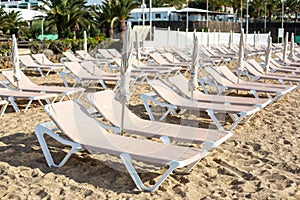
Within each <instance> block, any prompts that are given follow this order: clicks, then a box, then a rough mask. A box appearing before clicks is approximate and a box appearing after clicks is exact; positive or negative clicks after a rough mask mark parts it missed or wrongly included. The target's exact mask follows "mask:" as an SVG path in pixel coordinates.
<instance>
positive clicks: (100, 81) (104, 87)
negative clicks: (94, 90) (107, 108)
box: [99, 80, 107, 90]
mask: <svg viewBox="0 0 300 200" xmlns="http://www.w3.org/2000/svg"><path fill="white" fill-rule="evenodd" d="M99 83H100V85H101V86H102V87H103V89H104V90H107V86H106V85H105V83H104V81H103V80H99Z"/></svg>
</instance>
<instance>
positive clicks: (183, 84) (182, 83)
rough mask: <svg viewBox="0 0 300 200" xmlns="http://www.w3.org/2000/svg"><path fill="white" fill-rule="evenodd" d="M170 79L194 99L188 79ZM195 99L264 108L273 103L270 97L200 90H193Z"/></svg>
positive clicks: (176, 86) (182, 77)
mask: <svg viewBox="0 0 300 200" xmlns="http://www.w3.org/2000/svg"><path fill="white" fill-rule="evenodd" d="M169 81H170V82H171V83H172V84H173V86H175V88H176V89H177V90H179V92H180V93H181V94H182V95H183V96H185V97H187V98H189V99H192V96H191V91H189V86H188V84H189V83H188V80H187V79H186V78H185V77H184V76H183V75H182V74H179V75H175V76H172V77H169ZM193 99H194V100H197V101H201V102H211V103H221V104H232V105H247V106H254V105H255V106H258V107H259V108H264V107H266V106H267V105H269V104H270V103H271V100H270V99H268V98H261V99H257V98H250V97H239V96H225V95H212V94H205V93H203V92H201V91H199V90H197V89H196V90H194V91H193Z"/></svg>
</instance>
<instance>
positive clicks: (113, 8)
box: [96, 0, 137, 40]
mask: <svg viewBox="0 0 300 200" xmlns="http://www.w3.org/2000/svg"><path fill="white" fill-rule="evenodd" d="M135 7H137V4H136V3H134V0H110V1H105V2H103V4H102V5H101V6H99V9H98V11H96V15H97V17H96V19H97V20H98V21H99V22H100V23H101V24H105V25H106V26H108V27H109V36H110V39H112V38H113V36H114V27H115V23H116V22H118V23H119V25H120V28H121V38H122V40H123V38H124V34H125V30H126V20H127V19H129V16H130V11H131V10H132V9H133V8H135Z"/></svg>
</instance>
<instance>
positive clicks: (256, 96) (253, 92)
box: [250, 90, 259, 98]
mask: <svg viewBox="0 0 300 200" xmlns="http://www.w3.org/2000/svg"><path fill="white" fill-rule="evenodd" d="M250 92H251V93H252V94H253V96H254V97H255V98H259V96H258V95H257V92H256V90H250Z"/></svg>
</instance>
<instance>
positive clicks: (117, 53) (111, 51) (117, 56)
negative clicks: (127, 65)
mask: <svg viewBox="0 0 300 200" xmlns="http://www.w3.org/2000/svg"><path fill="white" fill-rule="evenodd" d="M107 50H108V51H109V53H110V54H111V55H113V57H116V58H121V57H122V55H121V54H120V53H119V52H118V50H117V49H107Z"/></svg>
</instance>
